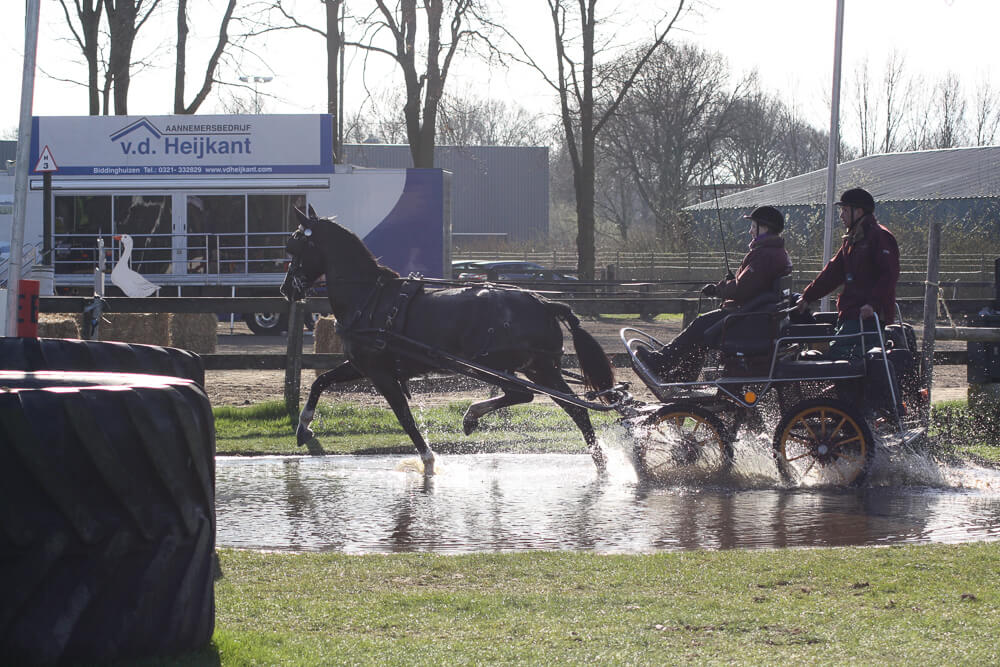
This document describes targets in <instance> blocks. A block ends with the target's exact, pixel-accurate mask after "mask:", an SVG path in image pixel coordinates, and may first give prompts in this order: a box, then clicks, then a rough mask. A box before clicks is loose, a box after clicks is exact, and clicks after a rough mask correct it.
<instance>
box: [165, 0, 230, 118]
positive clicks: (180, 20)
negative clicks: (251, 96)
mask: <svg viewBox="0 0 1000 667" xmlns="http://www.w3.org/2000/svg"><path fill="white" fill-rule="evenodd" d="M187 5H188V0H177V59H176V64H175V67H174V113H178V114H190V113H195V112H196V111H198V107H200V106H201V104H202V102H204V101H205V98H207V97H208V94H209V92H211V90H212V84H214V83H215V71H216V69H217V68H218V66H219V59H220V58H222V54H223V53H224V52H225V50H226V45H227V44H228V43H229V22H230V20H231V19H232V18H233V10H235V9H236V0H229V3H228V4H227V5H226V11H225V12H224V13H223V15H222V22H221V24H220V25H219V35H218V40H217V41H216V44H215V50H214V51H212V55H211V57H209V59H208V63H207V64H206V65H205V76H204V78H203V79H202V83H201V88H200V89H199V90H198V92H197V93H196V94H195V96H194V99H193V100H191V104H185V103H184V81H185V76H186V70H187V35H188V16H187Z"/></svg>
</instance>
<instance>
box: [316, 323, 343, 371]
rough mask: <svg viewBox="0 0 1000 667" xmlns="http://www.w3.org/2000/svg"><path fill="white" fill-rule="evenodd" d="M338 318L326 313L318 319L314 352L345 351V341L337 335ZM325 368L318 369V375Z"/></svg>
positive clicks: (332, 352) (334, 352)
mask: <svg viewBox="0 0 1000 667" xmlns="http://www.w3.org/2000/svg"><path fill="white" fill-rule="evenodd" d="M336 327H337V319H336V318H335V317H333V316H332V315H326V316H324V317H321V318H319V319H318V320H316V325H315V326H314V327H313V352H315V353H316V354H336V353H340V352H343V351H344V342H343V341H342V340H341V339H340V336H339V335H337V331H336ZM325 370H329V369H323V368H317V369H316V375H317V376H319V375H321V374H322V373H323V372H324V371H325Z"/></svg>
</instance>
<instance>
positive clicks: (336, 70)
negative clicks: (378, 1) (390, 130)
mask: <svg viewBox="0 0 1000 667" xmlns="http://www.w3.org/2000/svg"><path fill="white" fill-rule="evenodd" d="M320 2H321V3H322V4H323V8H324V23H323V26H322V27H317V26H315V25H313V24H312V23H310V22H309V21H308V20H307V19H305V18H303V17H302V16H301V15H300V14H299V13H297V12H296V10H295V8H294V7H289V6H288V4H287V3H286V2H285V1H284V0H268V1H267V2H265V3H263V4H262V5H260V6H261V11H260V12H258V13H261V14H266V15H268V16H269V17H270V16H273V15H275V14H277V17H278V18H277V20H274V19H269V20H268V21H266V22H264V27H262V28H257V29H254V30H252V31H251V32H250V35H252V36H257V35H262V34H264V33H266V32H270V31H272V30H289V29H298V30H305V31H307V32H311V33H313V34H315V35H319V36H320V37H322V38H323V40H324V42H325V43H326V112H327V113H328V114H330V116H331V117H332V118H333V159H334V161H335V162H340V161H341V160H342V159H343V155H342V154H343V146H342V145H341V138H342V137H343V136H344V133H345V132H344V128H342V127H341V126H340V124H341V122H342V118H341V111H342V110H341V108H340V105H341V95H342V92H343V91H341V89H340V74H341V71H340V70H341V67H342V59H341V58H342V55H343V50H344V31H343V25H342V24H343V20H342V19H343V10H344V0H320Z"/></svg>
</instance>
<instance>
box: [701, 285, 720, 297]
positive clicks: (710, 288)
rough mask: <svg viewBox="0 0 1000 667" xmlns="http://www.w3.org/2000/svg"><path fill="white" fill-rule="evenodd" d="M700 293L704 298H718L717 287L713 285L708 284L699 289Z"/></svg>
mask: <svg viewBox="0 0 1000 667" xmlns="http://www.w3.org/2000/svg"><path fill="white" fill-rule="evenodd" d="M701 293H702V294H704V295H705V296H718V295H719V286H718V285H716V284H715V283H709V284H707V285H705V286H704V287H702V288H701Z"/></svg>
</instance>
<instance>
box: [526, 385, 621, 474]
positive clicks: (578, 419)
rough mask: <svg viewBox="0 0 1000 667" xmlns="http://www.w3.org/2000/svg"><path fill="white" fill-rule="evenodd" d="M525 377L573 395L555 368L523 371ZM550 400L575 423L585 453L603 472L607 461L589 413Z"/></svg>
mask: <svg viewBox="0 0 1000 667" xmlns="http://www.w3.org/2000/svg"><path fill="white" fill-rule="evenodd" d="M525 375H527V376H528V377H529V378H531V380H532V381H533V382H535V383H537V384H540V385H542V386H543V387H548V388H550V389H555V390H556V391H559V392H562V393H564V394H572V393H573V390H572V389H570V388H569V385H568V384H566V380H564V379H563V376H562V373H561V372H560V370H559V368H557V367H543V368H537V367H536V368H532V369H529V370H527V371H525ZM552 400H553V401H555V402H556V405H558V406H559V407H560V408H562V409H563V410H565V411H566V414H568V415H569V416H570V418H571V419H572V420H573V421H574V422H575V423H576V426H577V428H579V429H580V432H581V433H583V440H584V442H586V443H587V451H589V452H590V457H591V458H592V459H593V460H594V465H595V466H597V469H598V470H599V471H601V472H604V470H605V469H606V468H607V465H608V459H607V457H606V456H605V455H604V452H603V451H601V443H600V442H599V441H598V440H597V433H596V432H594V426H593V424H591V423H590V412H588V411H587V409H586V408H581V407H580V406H578V405H573V404H572V403H566V402H565V401H560V400H559V399H557V398H553V399H552Z"/></svg>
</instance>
